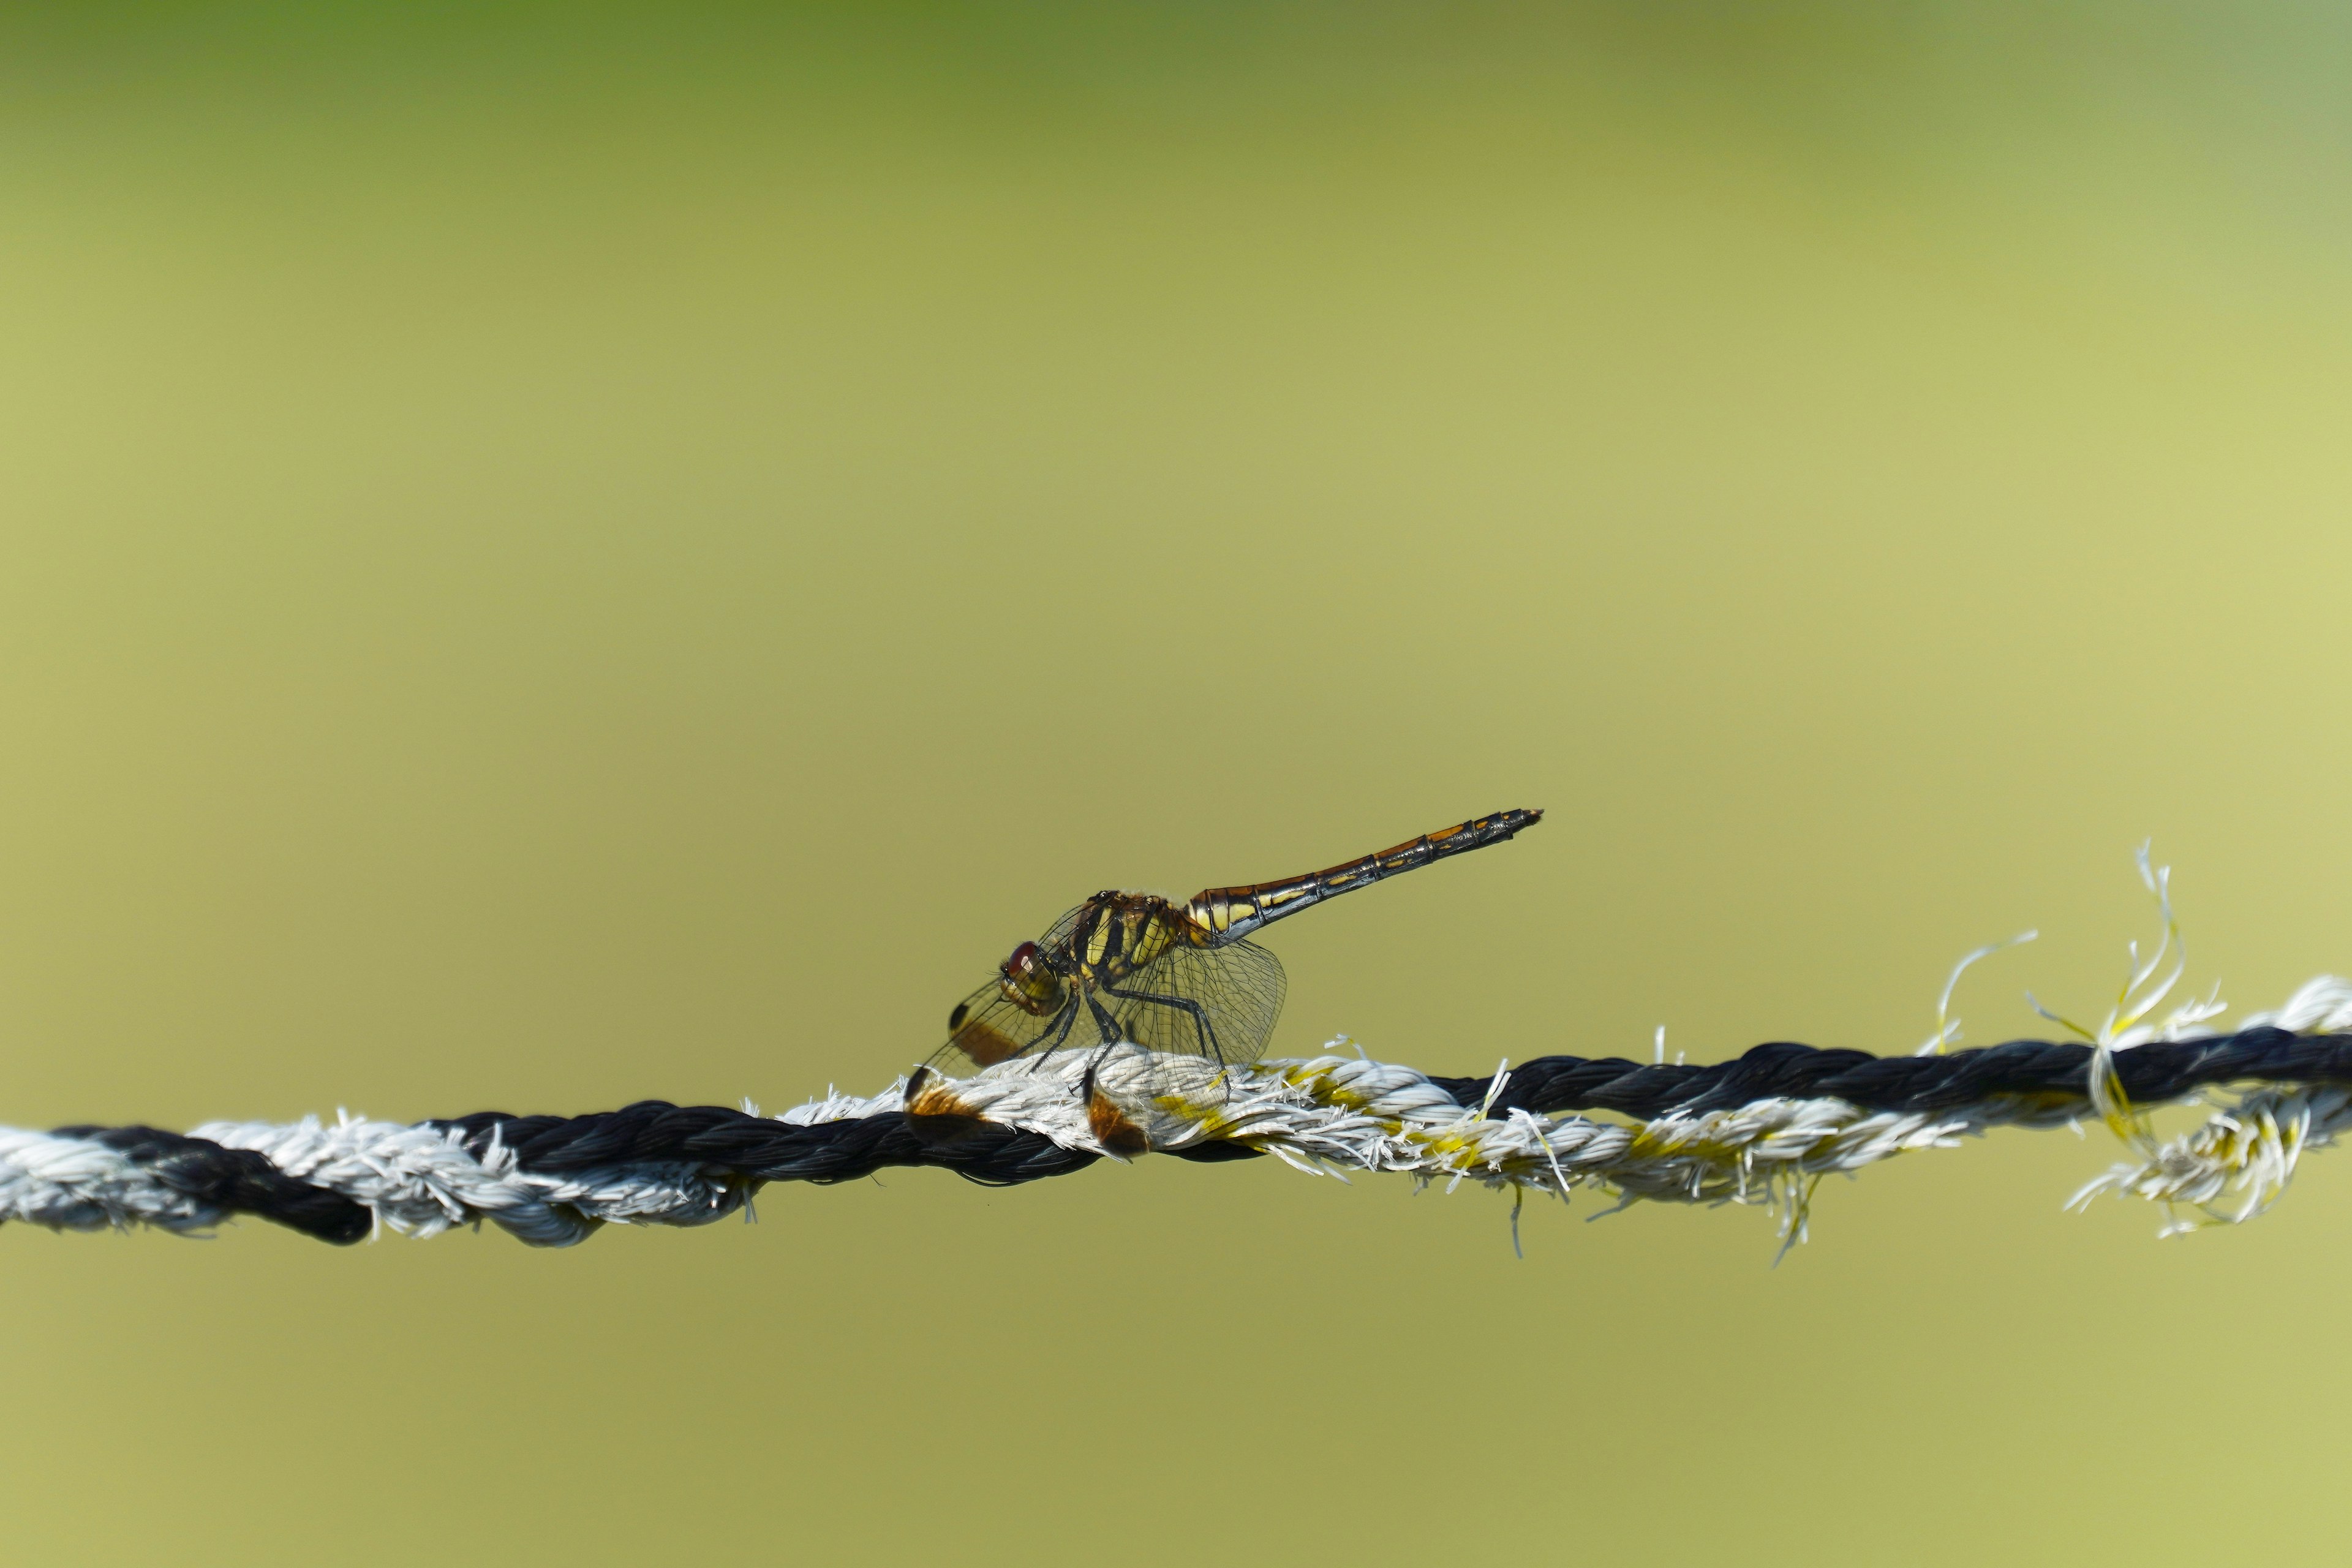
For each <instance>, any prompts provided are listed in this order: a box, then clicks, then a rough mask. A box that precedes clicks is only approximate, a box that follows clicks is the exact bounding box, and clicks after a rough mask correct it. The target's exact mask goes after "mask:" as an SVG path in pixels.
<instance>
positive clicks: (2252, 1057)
mask: <svg viewBox="0 0 2352 1568" xmlns="http://www.w3.org/2000/svg"><path fill="white" fill-rule="evenodd" d="M2091 1056H2092V1051H2091V1047H2088V1046H2083V1045H2074V1044H2067V1043H2057V1042H2051V1041H2046V1040H2012V1041H2011V1042H2010V1043H2009V1044H2007V1045H2001V1046H1991V1047H1985V1048H1983V1049H1980V1050H1966V1051H1954V1052H1952V1053H1950V1054H1948V1055H1943V1056H1927V1057H1916V1056H1903V1057H1874V1056H1872V1055H1870V1054H1869V1053H1868V1052H1866V1051H1854V1050H1822V1049H1818V1048H1816V1047H1811V1046H1801V1045H1795V1044H1790V1043H1788V1042H1775V1043H1772V1044H1768V1045H1761V1046H1758V1047H1754V1048H1753V1049H1751V1050H1748V1051H1747V1052H1745V1053H1744V1054H1742V1055H1740V1056H1738V1057H1735V1058H1732V1059H1731V1060H1729V1061H1724V1062H1714V1063H1708V1064H1703V1065H1693V1066H1683V1065H1680V1064H1675V1065H1667V1064H1664V1063H1654V1062H1632V1061H1627V1060H1624V1059H1623V1058H1616V1057H1608V1058H1583V1057H1538V1058H1535V1059H1534V1060H1532V1061H1527V1062H1522V1063H1520V1064H1519V1065H1518V1066H1517V1067H1515V1068H1511V1069H1510V1075H1509V1078H1508V1079H1507V1081H1506V1083H1505V1084H1504V1086H1503V1089H1502V1092H1501V1093H1499V1094H1497V1095H1496V1097H1495V1099H1494V1100H1493V1102H1492V1106H1491V1108H1490V1113H1491V1114H1496V1115H1501V1114H1504V1113H1507V1112H1508V1111H1511V1110H1529V1111H1542V1112H1558V1111H1568V1110H1608V1111H1615V1112H1617V1113H1619V1114H1621V1115H1624V1116H1630V1117H1636V1118H1639V1119H1641V1120H1643V1121H1649V1120H1652V1119H1654V1118H1656V1117H1660V1116H1664V1115H1668V1114H1672V1113H1676V1112H1680V1113H1684V1114H1695V1113H1700V1112H1705V1111H1710V1110H1728V1109H1730V1108H1732V1107H1735V1106H1739V1105H1745V1104H1747V1103H1748V1102H1750V1101H1752V1100H1764V1099H1770V1098H1776V1097H1784V1098H1790V1099H1832V1100H1847V1101H1849V1102H1851V1103H1853V1104H1854V1105H1858V1106H1861V1107H1862V1108H1864V1110H1891V1111H1927V1112H1933V1111H1941V1110H1960V1109H1962V1108H1964V1107H1968V1106H1972V1105H1983V1104H1987V1103H1990V1102H1995V1101H1998V1100H2002V1099H2004V1098H2006V1099H2016V1100H2028V1099H2030V1100H2036V1101H2037V1102H2039V1103H2040V1104H2041V1105H2042V1108H2043V1109H2049V1108H2051V1107H2052V1106H2055V1107H2056V1108H2058V1109H2060V1110H2063V1109H2064V1107H2065V1104H2066V1102H2068V1101H2074V1102H2080V1103H2084V1104H2085V1105H2086V1104H2087V1102H2088V1091H2087V1084H2088V1072H2089V1068H2090V1062H2091ZM2114 1061H2115V1067H2116V1073H2117V1075H2118V1077H2119V1078H2120V1079H2121V1080H2122V1083H2123V1089H2124V1093H2125V1094H2126V1097H2127V1098H2129V1099H2130V1100H2133V1101H2134V1102H2136V1103H2139V1104H2151V1105H2152V1104H2158V1103H2161V1102H2164V1101H2167V1100H2180V1099H2184V1098H2186V1097H2187V1096H2189V1094H2192V1093H2194V1092H2195V1091H2196V1090H2198V1089H2206V1088H2211V1087H2214V1086H2216V1085H2220V1084H2225V1083H2271V1084H2278V1085H2292V1084H2343V1085H2346V1086H2348V1087H2352V1036H2346V1035H2296V1034H2293V1033H2290V1032H2289V1031H2287V1030H2284V1029H2273V1028H2254V1029H2246V1030H2242V1031H2241V1032H2240V1033H2238V1034H2235V1035H2231V1036H2227V1037H2218V1038H2214V1039H2210V1040H2192V1041H2186V1042H2179V1043H2167V1042H2152V1043H2150V1044H2147V1045H2143V1046H2139V1047H2134V1048H2133V1049H2131V1050H2127V1051H2122V1052H2118V1053H2116V1056H2115V1058H2114ZM1430 1082H1431V1083H1433V1084H1434V1085H1435V1086H1436V1087H1437V1088H1438V1089H1442V1090H1444V1092H1445V1093H1446V1094H1447V1095H1449V1096H1451V1097H1452V1098H1453V1099H1454V1101H1455V1102H1456V1103H1457V1104H1460V1105H1462V1106H1465V1107H1476V1106H1479V1105H1483V1104H1486V1103H1487V1101H1486V1095H1487V1091H1488V1089H1490V1088H1491V1087H1492V1086H1493V1082H1494V1080H1493V1079H1490V1078H1433V1079H1431V1080H1430ZM422 1125H424V1126H425V1127H429V1128H432V1129H433V1130H435V1131H438V1132H441V1133H444V1134H445V1135H446V1134H455V1135H456V1136H457V1139H458V1141H459V1142H461V1143H463V1144H464V1145H465V1147H466V1149H467V1151H468V1152H471V1153H472V1154H474V1155H475V1156H476V1157H477V1158H480V1157H482V1156H484V1155H486V1154H488V1152H490V1150H491V1148H492V1147H493V1145H494V1144H495V1145H497V1146H499V1147H503V1148H505V1149H508V1150H511V1151H512V1152H513V1153H514V1155H515V1160H516V1164H517V1166H518V1167H519V1168H520V1169H521V1170H524V1171H528V1172H541V1173H547V1174H550V1175H554V1174H560V1173H570V1172H578V1171H586V1170H593V1169H597V1168H606V1167H613V1166H626V1165H634V1164H686V1165H694V1166H698V1167H699V1168H700V1170H701V1172H702V1173H703V1174H704V1175H706V1176H709V1177H711V1178H714V1179H721V1180H724V1179H730V1178H733V1179H742V1180H748V1181H751V1182H793V1181H797V1182H816V1183H820V1184H831V1183H837V1182H853V1181H857V1180H859V1179H861V1178H863V1177H866V1176H869V1175H872V1174H873V1173H876V1172H877V1171H880V1170H883V1169H885V1168H886V1167H890V1166H913V1165H934V1166H938V1167H940V1168H941V1169H943V1170H950V1171H953V1172H955V1173H958V1174H959V1175H961V1176H964V1177H966V1178H967V1179H969V1180H971V1181H974V1182H978V1183H981V1184H985V1185H989V1186H1014V1185H1018V1184H1021V1183H1024V1182H1034V1181H1040V1180H1043V1179H1044V1178H1045V1177H1047V1176H1062V1175H1067V1174H1069V1173H1072V1172H1074V1171H1082V1170H1084V1169H1086V1168H1087V1166H1088V1165H1091V1164H1093V1163H1095V1162H1096V1160H1097V1159H1098V1158H1099V1156H1098V1155H1096V1154H1092V1153H1088V1152H1085V1151H1083V1150H1076V1149H1065V1148H1063V1147H1062V1146H1060V1145H1059V1144H1057V1143H1055V1142H1053V1141H1052V1140H1050V1139H1048V1138H1046V1137H1045V1136H1044V1135H1042V1134H1040V1133H1036V1132H1029V1131H1022V1130H1021V1129H1019V1128H1013V1127H1004V1126H1000V1125H998V1124H996V1123H994V1122H990V1121H980V1120H978V1119H976V1118H965V1117H933V1116H923V1117H909V1116H907V1115H904V1114H902V1113H898V1112H890V1113H886V1114H883V1115H879V1116H865V1117H856V1118H851V1119H848V1120H845V1121H820V1122H816V1123H814V1124H812V1125H808V1126H797V1125H793V1124H792V1123H789V1122H782V1121H772V1120H770V1119H768V1118H766V1117H760V1116H753V1115H751V1114H749V1113H748V1112H745V1111H741V1110H732V1109H730V1108H728V1107H725V1106H717V1105H689V1106H679V1105H672V1104H670V1103H669V1102H668V1101H667V1100H639V1101H638V1102H637V1103H635V1105H628V1106H624V1107H622V1108H621V1109H620V1110H604V1111H597V1112H594V1113H593V1114H590V1115H586V1116H568V1117H567V1116H513V1115H509V1114H508V1113H507V1112H505V1111H498V1110H483V1111H477V1112H475V1113H474V1114H472V1115H470V1116H460V1117H456V1118H452V1119H450V1120H446V1121H427V1122H424V1123H422ZM57 1131H58V1135H59V1136H61V1137H68V1138H88V1139H92V1140H95V1141H96V1142H100V1143H103V1144H105V1145H106V1146H107V1147H109V1148H110V1149H113V1150H116V1151H118V1152H121V1153H122V1154H123V1155H125V1156H126V1157H128V1158H129V1159H130V1160H131V1162H132V1163H135V1164H137V1165H139V1166H141V1167H142V1168H144V1169H146V1170H148V1171H149V1172H151V1173H152V1174H153V1175H154V1176H155V1178H156V1179H157V1180H158V1181H160V1182H162V1183H163V1184H164V1185H166V1186H168V1187H170V1188H171V1189H172V1190H173V1191H174V1192H179V1193H184V1194H187V1195H188V1196H190V1197H192V1198H194V1199H196V1200H197V1201H199V1202H201V1203H204V1204H206V1205H211V1206H213V1207H215V1208H216V1209H219V1210H221V1211H223V1212H224V1213H228V1214H247V1215H254V1216H256V1217H257V1218H261V1219H267V1220H272V1221H275V1222H276V1223H278V1224H279V1225H283V1226H290V1227H291V1228H293V1229H295V1230H299V1231H300V1232H301V1233H302V1234H303V1235H305V1236H312V1237H319V1238H320V1240H323V1241H331V1242H335V1243H337V1244H339V1245H340V1244H348V1243H351V1242H353V1241H357V1240H359V1239H360V1238H361V1237H364V1236H366V1235H367V1234H368V1233H369V1231H370V1229H371V1228H372V1227H373V1215H371V1214H370V1213H369V1211H368V1210H367V1208H366V1207H365V1206H364V1205H361V1204H357V1203H354V1202H352V1200H351V1199H349V1198H346V1197H343V1196H341V1194H337V1193H334V1192H331V1191H329V1190H327V1189H325V1188H322V1187H315V1186H312V1185H310V1184H309V1183H307V1182H303V1181H300V1180H299V1179H298V1178H296V1177H293V1176H289V1175H288V1174H286V1173H284V1172H281V1171H279V1170H278V1168H277V1167H276V1166H275V1165H272V1164H271V1163H269V1161H268V1159H267V1158H265V1157H264V1156H263V1155H261V1154H259V1153H257V1152H253V1151H250V1150H243V1149H228V1148H225V1147H223V1146H222V1145H220V1144H218V1143H215V1142H209V1141H208V1140H205V1139H202V1138H189V1137H184V1136H183V1135H181V1134H179V1133H176V1132H164V1131H158V1130H157V1129H154V1128H152V1127H114V1128H106V1127H61V1128H58V1130H57ZM1171 1152H1174V1153H1176V1154H1178V1155H1180V1156H1181V1158H1184V1159H1188V1160H1195V1161H1201V1162H1204V1163H1208V1162H1216V1161H1223V1160H1236V1159H1247V1158H1251V1157H1253V1156H1255V1155H1256V1154H1257V1153H1258V1152H1259V1151H1257V1150H1255V1149H1253V1148H1251V1147H1249V1146H1248V1145H1246V1144H1242V1143H1234V1142H1207V1143H1202V1144H1200V1145H1197V1146H1195V1147H1193V1148H1191V1149H1182V1150H1175V1151H1171Z"/></svg>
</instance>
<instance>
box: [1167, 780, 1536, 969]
mask: <svg viewBox="0 0 2352 1568" xmlns="http://www.w3.org/2000/svg"><path fill="white" fill-rule="evenodd" d="M1542 820H1543V813H1542V812H1540V811H1502V812H1496V814H1495V815H1494V816H1479V817H1474V818H1472V819H1471V820H1470V821H1468V822H1457V823H1455V824H1454V826H1451V827H1444V828H1440V829H1439V830H1438V831H1437V832H1435V833H1424V834H1423V835H1422V836H1421V837H1419V838H1412V839H1408V840H1406V841H1405V842H1404V843H1402V844H1399V845H1397V846H1395V847H1393V848H1389V849H1383V850H1381V852H1380V853H1379V854H1377V855H1367V856H1365V857H1364V858H1362V859H1360V860H1350V861H1348V862H1347V863H1346V864H1345V865H1340V866H1333V867H1330V868H1327V869H1325V870H1321V871H1311V872H1308V873H1307V875H1305V876H1303V877H1287V878H1285V879H1283V880H1281V881H1279V882H1255V883H1253V884H1251V885H1250V886H1248V887H1246V888H1211V889H1208V890H1207V891H1205V892H1201V893H1196V894H1194V895H1193V897H1192V901H1191V902H1190V903H1188V904H1186V905H1185V906H1184V912H1185V914H1186V916H1187V917H1189V918H1190V919H1191V921H1192V923H1193V925H1194V926H1195V928H1197V929H1199V930H1201V931H1205V932H1207V933H1208V942H1209V944H1210V945H1211V946H1222V945H1223V944H1224V943H1226V942H1234V941H1238V940H1239V939H1240V938H1242V937H1244V936H1246V935H1248V934H1249V933H1250V932H1251V931H1255V930H1257V929H1258V927H1260V926H1263V925H1268V924H1271V923H1272V922H1273V921H1278V920H1280V919H1282V918H1283V917H1284V916H1286V915H1295V914H1297V912H1298V911H1299V910H1304V909H1309V908H1312V907H1313V906H1314V905H1316V904H1319V903H1321V902H1322V901H1323V900H1326V899H1336V898H1338V897H1339V895H1340V894H1341V893H1352V892H1354V891H1355V890H1356V889H1359V888H1369V887H1370V886H1371V885H1372V884H1373V883H1374V882H1377V881H1379V880H1380V879H1381V878H1383V877H1394V876H1399V875H1402V873H1404V872H1406V871H1411V870H1414V869H1416V868H1420V867H1423V866H1426V865H1428V864H1429V863H1430V862H1432V861H1433V860H1443V859H1444V858H1446V857H1447V856H1449V855H1466V854H1468V853H1469V852H1470V851H1471V850H1473V849H1483V848H1485V847H1486V846H1487V845H1489V844H1500V843H1501V842H1502V841H1503V840H1504V839H1506V838H1508V837H1511V836H1512V835H1513V834H1515V833H1517V832H1518V831H1520V830H1521V829H1522V828H1528V827H1533V826H1535V825H1536V824H1537V823H1538V822H1541V821H1542Z"/></svg>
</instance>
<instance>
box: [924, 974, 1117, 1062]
mask: <svg viewBox="0 0 2352 1568" xmlns="http://www.w3.org/2000/svg"><path fill="white" fill-rule="evenodd" d="M1083 1011H1085V1009H1084V1008H1083V1007H1082V1006H1081V1005H1079V1004H1078V1003H1077V1001H1076V998H1075V996H1074V997H1073V998H1072V999H1070V1000H1068V1001H1066V1002H1064V1003H1063V1004H1062V1007H1061V1010H1060V1011H1059V1012H1057V1013H1055V1014H1052V1015H1051V1016H1046V1017H1043V1018H1040V1017H1038V1016H1036V1015H1035V1014H1034V1013H1032V1012H1030V1011H1028V1010H1027V1009H1026V1008H1024V1007H1019V1006H1016V1005H1013V1003H1011V1002H1009V1001H1007V1000H1005V996H1004V993H1003V991H1002V990H1000V989H999V988H998V987H997V984H996V983H995V982H994V981H991V982H989V983H988V984H985V985H983V986H982V987H981V988H980V989H979V990H977V991H975V992H973V993H972V994H971V996H970V997H968V998H966V1000H965V1001H964V1003H963V1005H961V1006H960V1007H958V1008H957V1009H956V1010H955V1011H954V1012H953V1013H951V1014H950V1015H949V1025H948V1043H947V1044H946V1045H944V1046H941V1047H940V1048H939V1049H938V1050H936V1051H934V1052H932V1053H931V1058H930V1063H929V1065H930V1066H932V1067H934V1068H939V1069H940V1071H942V1072H958V1073H960V1072H962V1071H965V1070H966V1069H968V1068H986V1067H994V1066H995V1065H996V1064H997V1063H998V1062H1003V1061H1010V1060H1012V1059H1013V1058H1014V1057H1017V1056H1023V1055H1025V1054H1027V1053H1029V1052H1032V1051H1044V1050H1051V1049H1053V1048H1054V1047H1056V1046H1059V1045H1064V1044H1066V1043H1068V1041H1069V1039H1070V1026H1071V1023H1072V1021H1073V1019H1074V1018H1075V1016H1076V1015H1077V1014H1079V1013H1081V1012H1083ZM1088 1038H1091V1036H1089V1037H1088Z"/></svg>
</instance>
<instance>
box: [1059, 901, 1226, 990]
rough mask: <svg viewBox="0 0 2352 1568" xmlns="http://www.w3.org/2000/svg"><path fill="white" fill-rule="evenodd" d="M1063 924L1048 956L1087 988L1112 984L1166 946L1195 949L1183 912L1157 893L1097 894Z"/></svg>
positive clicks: (1134, 971) (1129, 973) (1168, 947)
mask: <svg viewBox="0 0 2352 1568" xmlns="http://www.w3.org/2000/svg"><path fill="white" fill-rule="evenodd" d="M1067 924H1068V932H1067V934H1066V935H1065V936H1063V938H1062V940H1061V941H1060V942H1056V943H1055V952H1054V957H1055V959H1056V960H1057V961H1058V962H1059V964H1060V966H1061V967H1062V968H1063V969H1064V971H1065V973H1075V974H1076V975H1077V976H1079V977H1081V978H1082V979H1083V980H1084V981H1085V982H1086V983H1087V984H1088V985H1089V986H1096V985H1103V984H1116V983H1117V982H1118V981H1121V980H1124V979H1126V978H1127V977H1128V976H1129V975H1131V974H1134V973H1138V972H1139V971H1140V970H1142V969H1143V968H1145V967H1146V966H1147V965H1149V964H1150V963H1152V961H1153V960H1155V959H1157V958H1159V957H1160V954H1162V953H1164V952H1167V951H1168V950H1169V949H1170V948H1171V947H1178V946H1192V945H1196V944H1197V938H1196V937H1195V935H1194V933H1193V931H1192V924H1191V922H1190V921H1187V920H1186V919H1185V918H1184V911H1183V910H1182V909H1181V908H1180V907H1178V906H1177V905H1175V904H1172V903H1170V902H1169V901H1168V900H1166V899H1163V898H1161V897H1160V895H1159V894H1157V893H1121V892H1102V893H1097V894H1096V895H1095V896H1094V897H1093V898H1091V899H1088V900H1087V901H1086V902H1085V903H1083V904H1081V905H1079V906H1078V908H1077V910H1076V917H1075V918H1074V919H1073V920H1071V921H1069V922H1067Z"/></svg>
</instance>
